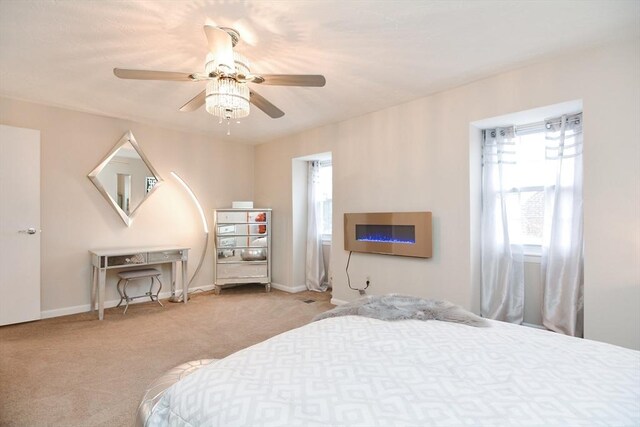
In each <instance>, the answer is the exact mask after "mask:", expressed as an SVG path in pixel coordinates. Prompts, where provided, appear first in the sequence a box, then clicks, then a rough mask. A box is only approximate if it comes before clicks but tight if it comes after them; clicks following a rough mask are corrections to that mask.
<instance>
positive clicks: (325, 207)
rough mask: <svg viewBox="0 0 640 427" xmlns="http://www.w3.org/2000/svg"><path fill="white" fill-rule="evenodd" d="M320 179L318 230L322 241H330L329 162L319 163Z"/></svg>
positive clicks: (330, 187)
mask: <svg viewBox="0 0 640 427" xmlns="http://www.w3.org/2000/svg"><path fill="white" fill-rule="evenodd" d="M319 166H320V179H319V182H318V187H317V200H318V203H319V204H320V212H321V214H320V218H319V228H320V230H321V234H322V239H323V240H331V223H332V215H331V212H332V206H333V203H332V199H333V196H332V174H333V168H332V167H331V160H326V161H321V162H320V164H319Z"/></svg>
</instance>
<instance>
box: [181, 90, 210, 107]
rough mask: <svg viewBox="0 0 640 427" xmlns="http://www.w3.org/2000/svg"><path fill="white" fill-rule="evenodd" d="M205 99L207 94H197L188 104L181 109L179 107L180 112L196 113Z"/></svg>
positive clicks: (203, 92)
mask: <svg viewBox="0 0 640 427" xmlns="http://www.w3.org/2000/svg"><path fill="white" fill-rule="evenodd" d="M206 97H207V94H206V93H205V91H204V90H203V91H202V92H200V93H199V94H197V95H196V96H194V97H193V98H191V99H190V100H189V102H187V103H186V104H184V105H183V106H182V107H180V111H182V112H189V111H196V110H197V109H198V108H200V107H202V106H203V105H204V100H205V98H206Z"/></svg>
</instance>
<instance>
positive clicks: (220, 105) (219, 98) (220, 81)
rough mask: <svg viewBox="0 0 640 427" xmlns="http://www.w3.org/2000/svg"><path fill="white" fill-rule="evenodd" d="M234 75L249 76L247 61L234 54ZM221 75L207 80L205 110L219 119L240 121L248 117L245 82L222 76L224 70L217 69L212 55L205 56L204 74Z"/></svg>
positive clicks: (217, 65)
mask: <svg viewBox="0 0 640 427" xmlns="http://www.w3.org/2000/svg"><path fill="white" fill-rule="evenodd" d="M234 62H235V65H236V70H235V71H236V73H238V74H242V75H247V74H249V66H248V64H249V61H248V60H247V59H246V58H245V57H243V56H242V55H239V54H237V53H235V52H234ZM221 71H222V75H219V76H218V77H216V78H214V79H212V80H209V81H208V82H207V87H206V90H205V93H206V98H205V108H206V110H207V112H209V113H210V114H213V115H214V116H216V117H220V118H221V119H227V120H229V119H240V118H242V117H246V116H248V115H249V101H250V94H249V87H248V86H247V84H246V83H245V82H238V81H237V80H236V79H235V77H234V76H233V75H232V76H226V75H224V71H225V70H221V69H219V64H218V63H217V61H216V60H215V58H214V57H213V55H211V54H208V55H207V64H206V66H205V72H206V73H207V74H208V75H211V73H220V72H221Z"/></svg>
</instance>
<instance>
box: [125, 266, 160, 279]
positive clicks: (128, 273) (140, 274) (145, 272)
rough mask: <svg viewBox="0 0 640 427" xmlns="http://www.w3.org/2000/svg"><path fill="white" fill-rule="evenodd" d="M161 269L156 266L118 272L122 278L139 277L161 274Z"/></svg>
mask: <svg viewBox="0 0 640 427" xmlns="http://www.w3.org/2000/svg"><path fill="white" fill-rule="evenodd" d="M159 275H160V271H159V270H157V269H155V268H145V269H143V270H128V271H121V272H120V273H118V277H120V278H121V279H139V278H141V277H152V276H159Z"/></svg>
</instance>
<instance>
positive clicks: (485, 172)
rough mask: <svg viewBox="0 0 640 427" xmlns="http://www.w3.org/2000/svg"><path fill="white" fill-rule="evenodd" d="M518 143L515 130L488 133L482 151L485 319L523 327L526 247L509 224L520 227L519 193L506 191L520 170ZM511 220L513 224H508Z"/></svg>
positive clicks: (482, 237)
mask: <svg viewBox="0 0 640 427" xmlns="http://www.w3.org/2000/svg"><path fill="white" fill-rule="evenodd" d="M516 150H517V141H516V138H515V135H514V129H513V127H510V128H498V129H487V130H485V131H484V139H483V148H482V159H483V166H482V197H483V200H482V221H481V257H482V291H481V313H482V316H483V317H487V318H490V319H496V320H502V321H506V322H511V323H522V320H523V317H524V265H523V254H522V246H521V245H519V244H515V243H514V242H513V241H511V240H510V238H509V237H510V229H509V223H511V226H512V228H513V229H517V228H518V226H519V217H520V211H519V209H513V208H512V207H513V206H516V205H517V204H514V203H509V202H508V200H507V199H508V198H513V197H515V198H518V197H519V194H518V192H517V191H511V190H512V189H510V188H507V187H506V184H505V183H506V181H507V178H508V176H509V175H510V174H512V173H513V171H512V170H513V168H515V167H516ZM507 218H509V222H508V221H507Z"/></svg>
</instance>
